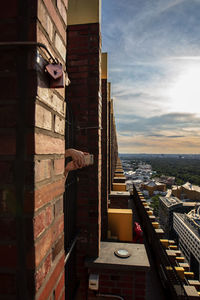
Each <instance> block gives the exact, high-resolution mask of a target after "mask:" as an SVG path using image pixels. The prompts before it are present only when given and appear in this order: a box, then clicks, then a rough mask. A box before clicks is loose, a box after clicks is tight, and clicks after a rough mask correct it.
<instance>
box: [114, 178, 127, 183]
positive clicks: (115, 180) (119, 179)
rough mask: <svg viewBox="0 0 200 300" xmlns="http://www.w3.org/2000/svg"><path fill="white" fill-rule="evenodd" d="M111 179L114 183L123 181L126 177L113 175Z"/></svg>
mask: <svg viewBox="0 0 200 300" xmlns="http://www.w3.org/2000/svg"><path fill="white" fill-rule="evenodd" d="M113 181H114V183H125V181H126V177H125V176H124V177H114V179H113Z"/></svg>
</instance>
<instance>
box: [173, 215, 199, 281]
mask: <svg viewBox="0 0 200 300" xmlns="http://www.w3.org/2000/svg"><path fill="white" fill-rule="evenodd" d="M173 227H174V230H175V232H176V234H177V237H178V244H179V248H180V250H181V251H182V252H183V254H184V256H185V258H186V259H187V261H188V263H189V264H190V270H191V271H192V272H194V274H195V278H196V279H198V280H199V279H200V217H199V215H197V214H196V213H195V210H193V211H192V212H191V213H189V214H187V215H186V214H180V213H175V214H174V222H173Z"/></svg>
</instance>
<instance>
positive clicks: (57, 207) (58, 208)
mask: <svg viewBox="0 0 200 300" xmlns="http://www.w3.org/2000/svg"><path fill="white" fill-rule="evenodd" d="M61 213H63V197H61V198H60V199H58V200H57V201H56V202H55V204H54V215H55V218H56V217H57V216H58V215H60V214H61Z"/></svg>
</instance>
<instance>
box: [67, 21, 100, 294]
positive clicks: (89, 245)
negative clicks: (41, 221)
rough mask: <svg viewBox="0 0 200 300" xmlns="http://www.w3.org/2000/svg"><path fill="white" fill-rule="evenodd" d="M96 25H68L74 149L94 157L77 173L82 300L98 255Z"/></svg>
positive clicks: (98, 153)
mask: <svg viewBox="0 0 200 300" xmlns="http://www.w3.org/2000/svg"><path fill="white" fill-rule="evenodd" d="M99 26H100V25H99V23H96V24H95V23H91V24H81V25H70V26H68V31H67V37H68V55H67V65H68V72H69V78H70V80H71V84H70V86H69V88H68V90H67V97H68V101H69V102H70V103H71V106H72V110H73V113H74V116H75V124H76V148H77V149H80V150H82V151H85V152H89V153H92V154H93V155H94V165H92V166H90V167H89V168H85V169H84V170H81V171H79V172H78V178H79V182H78V190H77V228H78V231H79V239H78V245H77V274H78V277H79V279H80V281H81V287H80V299H86V293H87V280H88V278H87V277H88V276H87V269H86V268H85V267H84V260H85V257H86V256H89V257H97V256H98V253H99V241H100V222H101V213H100V207H101V206H100V205H101V202H100V200H101V105H102V104H101V97H100V89H101V82H100V63H101V36H100V27H99Z"/></svg>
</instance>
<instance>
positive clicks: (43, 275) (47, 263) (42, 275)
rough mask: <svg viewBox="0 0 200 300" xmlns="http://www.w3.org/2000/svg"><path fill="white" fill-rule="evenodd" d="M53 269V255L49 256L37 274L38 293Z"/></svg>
mask: <svg viewBox="0 0 200 300" xmlns="http://www.w3.org/2000/svg"><path fill="white" fill-rule="evenodd" d="M50 269H51V254H49V255H48V256H47V258H46V259H45V261H44V263H43V264H42V266H41V267H40V268H39V270H37V272H36V274H35V285H36V286H35V288H36V291H38V290H39V288H40V287H41V285H42V283H43V281H44V279H45V278H46V276H47V274H48V272H49V271H50Z"/></svg>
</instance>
